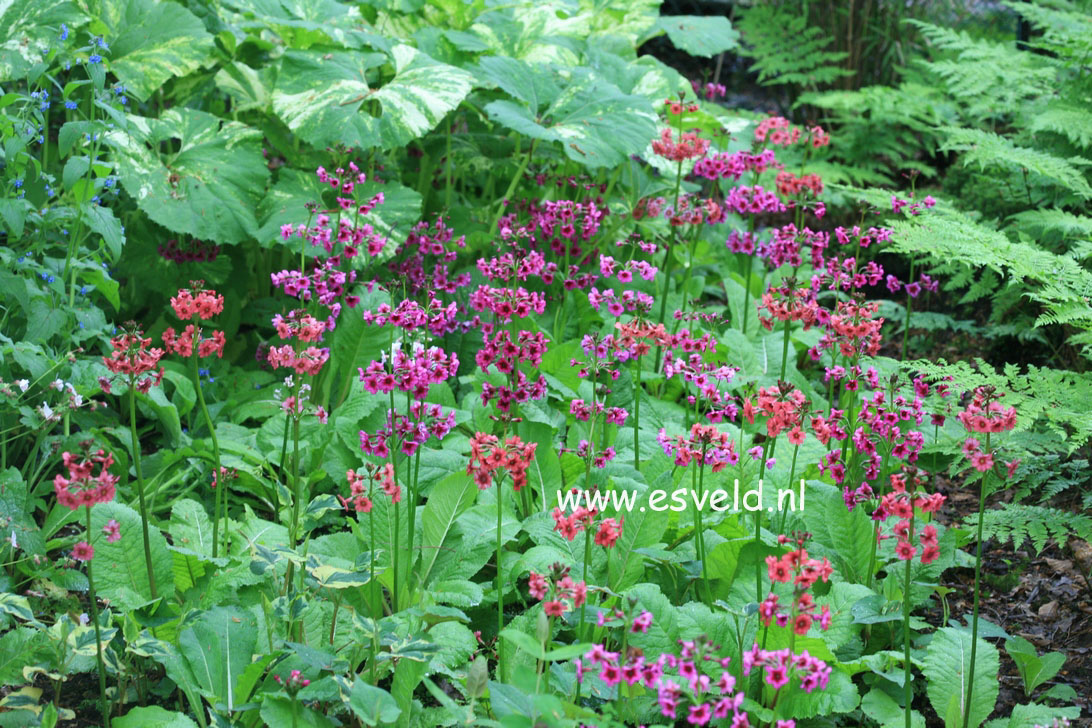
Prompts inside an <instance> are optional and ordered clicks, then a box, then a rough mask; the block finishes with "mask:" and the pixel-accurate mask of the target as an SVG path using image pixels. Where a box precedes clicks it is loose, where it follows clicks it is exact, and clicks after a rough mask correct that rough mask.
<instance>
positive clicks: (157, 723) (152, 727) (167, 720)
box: [112, 705, 197, 728]
mask: <svg viewBox="0 0 1092 728" xmlns="http://www.w3.org/2000/svg"><path fill="white" fill-rule="evenodd" d="M112 724H113V725H115V726H117V728H197V724H196V723H194V722H193V719H192V718H190V717H189V716H187V715H185V714H183V713H178V712H176V711H173V710H164V709H163V708H160V707H159V706H158V705H152V706H148V707H146V708H133V709H132V710H130V711H129V712H128V713H126V714H125V715H124V716H122V717H121V718H115V719H114V720H113V721H112Z"/></svg>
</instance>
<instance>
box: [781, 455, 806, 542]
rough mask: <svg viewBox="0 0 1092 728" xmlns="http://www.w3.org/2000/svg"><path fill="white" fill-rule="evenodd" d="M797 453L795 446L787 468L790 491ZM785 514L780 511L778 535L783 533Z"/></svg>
mask: <svg viewBox="0 0 1092 728" xmlns="http://www.w3.org/2000/svg"><path fill="white" fill-rule="evenodd" d="M799 452H800V446H799V445H795V446H794V447H793V449H792V465H790V466H789V490H790V491H791V490H792V487H793V479H794V478H795V477H796V456H797V454H798V453H799ZM778 500H781V499H780V497H779V498H778ZM780 505H781V504H780V503H778V506H780ZM785 513H786V511H781V521H780V523H779V524H778V526H777V531H778V533H785Z"/></svg>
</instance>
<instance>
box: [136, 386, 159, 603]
mask: <svg viewBox="0 0 1092 728" xmlns="http://www.w3.org/2000/svg"><path fill="white" fill-rule="evenodd" d="M135 384H136V382H135V381H134V377H132V376H130V377H129V437H130V439H131V440H132V442H133V467H134V468H135V469H136V477H137V499H138V501H139V502H140V526H141V530H142V531H143V534H144V565H145V567H147V569H148V588H149V589H150V590H151V593H152V599H158V598H159V595H158V594H157V593H156V588H155V570H154V569H152V546H151V541H150V540H149V537H148V504H147V503H146V502H145V500H144V473H143V472H142V470H141V467H140V440H139V438H138V437H137V427H136V388H135V386H134V385H135Z"/></svg>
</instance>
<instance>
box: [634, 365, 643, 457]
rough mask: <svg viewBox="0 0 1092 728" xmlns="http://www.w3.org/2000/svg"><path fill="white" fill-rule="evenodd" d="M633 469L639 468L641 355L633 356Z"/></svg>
mask: <svg viewBox="0 0 1092 728" xmlns="http://www.w3.org/2000/svg"><path fill="white" fill-rule="evenodd" d="M633 363H634V366H633V469H634V470H640V469H641V448H640V442H641V357H639V356H635V357H633Z"/></svg>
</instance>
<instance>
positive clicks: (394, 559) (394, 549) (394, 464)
mask: <svg viewBox="0 0 1092 728" xmlns="http://www.w3.org/2000/svg"><path fill="white" fill-rule="evenodd" d="M390 402H391V412H390V418H391V425H390V427H391V443H390V451H391V469H392V470H393V471H394V484H395V486H396V487H397V485H398V459H397V458H396V457H395V456H394V451H395V442H394V390H393V389H392V390H391V391H390ZM391 507H392V508H394V538H392V539H391V568H392V569H393V575H394V581H393V586H392V588H391V612H392V613H394V612H397V611H398V536H399V535H400V534H401V533H402V531H401V529H399V523H398V503H396V502H394V501H393V500H392V501H391Z"/></svg>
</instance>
